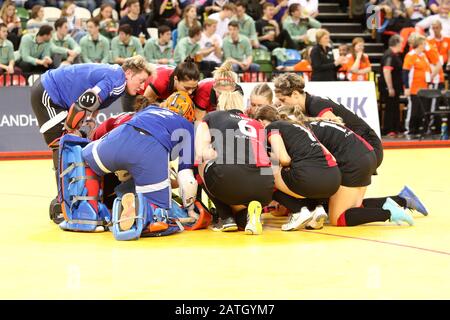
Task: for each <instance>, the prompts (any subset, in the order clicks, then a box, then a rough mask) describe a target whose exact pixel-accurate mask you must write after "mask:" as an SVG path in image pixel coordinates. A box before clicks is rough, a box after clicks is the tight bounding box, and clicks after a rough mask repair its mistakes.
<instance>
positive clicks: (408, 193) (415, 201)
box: [398, 186, 428, 216]
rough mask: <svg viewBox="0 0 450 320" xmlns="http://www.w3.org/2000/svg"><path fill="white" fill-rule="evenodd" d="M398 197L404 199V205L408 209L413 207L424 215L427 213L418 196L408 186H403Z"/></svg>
mask: <svg viewBox="0 0 450 320" xmlns="http://www.w3.org/2000/svg"><path fill="white" fill-rule="evenodd" d="M398 196H399V197H401V198H403V199H405V200H406V207H407V208H408V209H414V210H416V211H417V212H420V213H421V214H423V215H424V216H427V215H428V211H427V209H426V208H425V206H424V205H423V203H422V202H421V201H420V200H419V198H418V197H417V196H416V195H415V194H414V192H413V191H412V190H411V189H410V188H408V187H407V186H404V187H403V189H402V191H400V193H399V194H398Z"/></svg>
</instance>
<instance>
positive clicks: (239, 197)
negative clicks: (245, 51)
mask: <svg viewBox="0 0 450 320" xmlns="http://www.w3.org/2000/svg"><path fill="white" fill-rule="evenodd" d="M218 110H219V111H213V112H211V113H208V114H207V115H206V116H205V117H204V118H203V122H202V123H200V124H199V126H198V128H197V132H196V133H197V134H196V138H195V152H196V162H197V163H200V166H199V172H200V175H201V177H202V179H203V181H204V183H205V187H206V190H207V193H208V195H209V197H210V199H211V200H212V202H213V203H214V205H215V206H216V210H217V213H218V215H219V221H218V224H216V226H215V230H220V231H236V230H237V229H238V227H239V228H245V232H246V233H247V234H260V233H261V232H262V224H261V221H260V215H261V209H262V207H261V206H262V205H267V204H268V203H269V202H270V201H271V198H272V192H273V185H274V182H273V175H272V172H271V169H270V165H271V164H270V160H269V158H268V156H267V153H266V151H265V147H264V140H265V135H264V130H263V128H262V126H261V125H260V123H259V122H258V121H255V120H253V119H250V118H248V117H247V116H246V115H244V113H243V111H242V110H243V97H242V95H241V94H240V93H239V92H224V93H222V94H221V95H220V97H219V103H218ZM234 216H235V217H236V219H235V218H234Z"/></svg>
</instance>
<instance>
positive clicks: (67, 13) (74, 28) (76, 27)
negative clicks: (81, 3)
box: [61, 1, 86, 42]
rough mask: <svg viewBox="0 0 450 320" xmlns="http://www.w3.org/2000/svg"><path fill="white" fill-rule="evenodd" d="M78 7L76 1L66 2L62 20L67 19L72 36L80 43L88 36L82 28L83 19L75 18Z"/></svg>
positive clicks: (62, 11)
mask: <svg viewBox="0 0 450 320" xmlns="http://www.w3.org/2000/svg"><path fill="white" fill-rule="evenodd" d="M76 7H77V6H76V4H75V3H74V1H66V2H64V4H63V6H62V8H61V18H66V19H67V25H68V26H69V33H70V35H71V36H72V38H74V39H75V41H76V42H80V39H81V38H82V37H83V36H84V35H85V34H86V31H85V30H84V29H83V27H82V22H81V19H79V18H77V17H76V16H75V9H76Z"/></svg>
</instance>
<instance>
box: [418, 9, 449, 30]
mask: <svg viewBox="0 0 450 320" xmlns="http://www.w3.org/2000/svg"><path fill="white" fill-rule="evenodd" d="M449 12H450V0H442V3H441V5H440V6H439V13H438V14H434V15H432V16H429V17H427V18H425V19H423V20H422V21H420V22H418V23H417V24H416V27H419V28H422V29H424V30H428V29H429V28H430V27H431V25H432V23H433V22H434V21H437V20H439V21H440V22H441V25H442V35H443V36H444V37H450V18H449ZM429 32H430V35H431V36H433V29H430V30H429Z"/></svg>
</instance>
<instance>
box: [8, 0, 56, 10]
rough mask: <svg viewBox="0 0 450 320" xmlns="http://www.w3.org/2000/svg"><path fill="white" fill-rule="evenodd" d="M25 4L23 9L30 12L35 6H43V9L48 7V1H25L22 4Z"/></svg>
mask: <svg viewBox="0 0 450 320" xmlns="http://www.w3.org/2000/svg"><path fill="white" fill-rule="evenodd" d="M2 2H3V1H0V4H1V3H2ZM23 2H25V3H24V4H23V7H24V8H25V9H28V10H31V9H33V7H34V6H37V5H39V6H41V7H45V6H46V5H47V3H46V2H47V1H46V0H25V1H22V3H23ZM49 6H52V5H49Z"/></svg>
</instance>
